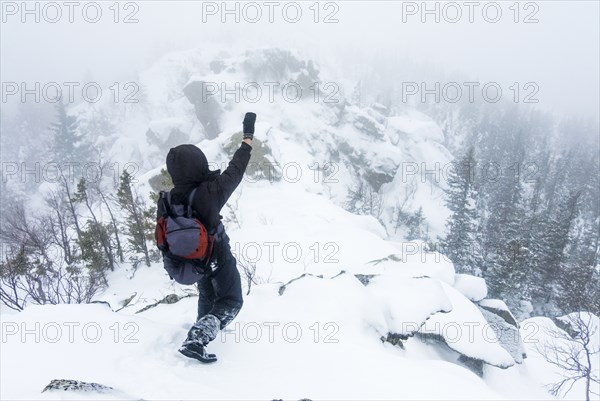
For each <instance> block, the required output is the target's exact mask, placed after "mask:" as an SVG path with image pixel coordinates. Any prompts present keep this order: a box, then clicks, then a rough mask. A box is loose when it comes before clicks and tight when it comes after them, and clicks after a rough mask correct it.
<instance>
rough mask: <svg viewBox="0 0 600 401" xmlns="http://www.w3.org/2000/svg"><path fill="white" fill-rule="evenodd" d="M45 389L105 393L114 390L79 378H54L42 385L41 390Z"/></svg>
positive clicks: (44, 390)
mask: <svg viewBox="0 0 600 401" xmlns="http://www.w3.org/2000/svg"><path fill="white" fill-rule="evenodd" d="M46 391H83V392H95V393H107V392H112V391H114V388H112V387H109V386H105V385H103V384H98V383H88V382H82V381H79V380H69V379H54V380H51V381H50V383H49V384H48V385H47V386H46V387H44V389H43V390H42V393H43V392H46Z"/></svg>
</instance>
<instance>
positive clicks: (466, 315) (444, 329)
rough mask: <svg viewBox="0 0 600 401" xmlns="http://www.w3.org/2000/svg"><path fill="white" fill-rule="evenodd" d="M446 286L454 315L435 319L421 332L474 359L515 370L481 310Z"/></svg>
mask: <svg viewBox="0 0 600 401" xmlns="http://www.w3.org/2000/svg"><path fill="white" fill-rule="evenodd" d="M442 286H443V288H444V291H445V292H446V295H447V296H448V298H449V299H450V301H451V303H452V311H450V312H448V313H436V314H435V315H433V316H431V318H430V319H429V320H427V322H425V325H423V328H422V329H421V331H420V332H421V333H423V334H435V335H439V336H442V337H443V338H444V340H445V341H446V344H447V345H448V346H449V347H450V348H451V349H453V350H455V351H457V352H459V353H461V354H463V355H466V356H468V357H470V358H474V359H479V360H482V361H484V362H486V363H489V364H491V365H495V366H498V367H503V368H507V367H510V366H513V365H514V363H515V361H514V359H513V358H512V357H511V356H510V354H509V353H508V352H507V351H506V350H505V349H504V348H503V347H502V346H501V345H500V344H499V342H498V339H497V337H496V334H495V333H494V332H493V330H491V328H490V327H489V324H488V322H487V320H486V319H485V318H484V317H483V315H482V314H481V312H480V311H479V309H478V308H477V306H476V305H475V304H473V303H472V302H471V301H469V300H468V299H467V298H465V297H464V296H463V295H462V294H461V293H460V292H458V291H457V290H456V289H454V288H452V287H450V286H449V285H448V284H446V283H442Z"/></svg>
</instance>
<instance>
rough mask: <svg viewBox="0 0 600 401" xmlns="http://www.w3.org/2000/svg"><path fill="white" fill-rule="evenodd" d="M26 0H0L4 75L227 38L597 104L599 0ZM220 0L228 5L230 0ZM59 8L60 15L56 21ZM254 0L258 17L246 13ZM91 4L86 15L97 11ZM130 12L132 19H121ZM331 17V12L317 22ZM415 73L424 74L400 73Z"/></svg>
mask: <svg viewBox="0 0 600 401" xmlns="http://www.w3.org/2000/svg"><path fill="white" fill-rule="evenodd" d="M207 3H210V4H207ZM23 4H24V3H23ZM27 4H28V6H27V7H29V8H30V9H31V10H34V12H33V13H30V14H27V13H24V10H23V8H22V7H23V6H22V5H21V3H17V2H4V3H3V6H2V7H3V23H2V35H1V37H2V38H1V47H2V58H1V74H2V81H3V82H7V81H8V82H34V81H41V82H48V81H54V82H64V81H77V80H82V79H90V78H93V79H94V80H97V81H101V82H111V81H113V80H120V79H124V78H131V77H135V75H134V74H136V73H137V72H139V71H141V70H142V69H144V68H147V67H148V66H149V65H150V64H151V63H152V61H153V60H155V59H156V58H157V57H159V56H160V55H162V54H165V53H167V52H170V51H176V50H183V49H189V48H194V47H200V48H201V47H202V46H203V43H211V44H212V43H219V44H222V46H223V49H224V50H225V51H226V50H228V49H231V48H244V47H266V46H281V47H286V48H295V49H298V50H300V51H301V52H302V54H303V55H305V56H306V57H310V58H312V59H314V60H316V61H317V62H318V63H320V64H323V65H327V66H329V67H331V68H335V69H336V70H337V71H338V72H341V73H343V74H345V75H347V76H349V77H352V76H353V75H356V74H359V73H360V72H361V69H362V70H364V69H366V68H369V69H373V70H375V71H377V69H378V68H379V66H378V65H376V64H375V58H376V57H377V60H386V59H389V60H397V62H398V63H399V64H400V65H402V64H404V65H405V64H407V63H408V64H412V65H413V66H417V67H416V70H419V69H422V70H423V71H428V72H429V73H431V74H432V75H431V77H429V78H428V79H432V80H440V79H441V80H443V82H451V81H457V82H462V80H471V81H475V80H476V81H479V82H482V83H484V82H498V83H499V84H501V86H502V87H503V88H504V89H505V90H508V89H507V88H509V87H510V86H511V85H512V84H513V83H514V82H519V83H520V85H521V86H522V85H523V84H525V83H527V82H534V83H536V84H537V86H538V88H539V92H538V93H537V94H536V96H535V98H536V99H538V100H539V103H538V104H537V106H538V107H539V108H541V109H543V110H547V111H550V112H552V113H554V114H577V115H583V116H587V117H595V116H597V114H598V108H599V47H600V46H599V43H598V42H599V37H600V33H599V30H598V14H599V6H598V2H594V1H580V2H567V1H544V2H535V3H531V2H530V3H519V6H518V11H519V12H518V14H517V13H516V8H511V7H514V5H512V6H511V4H509V3H504V2H500V3H499V4H500V6H499V7H500V10H501V12H502V14H501V18H499V20H498V22H495V23H492V22H488V21H491V20H493V19H494V18H495V16H494V14H495V12H496V9H495V8H489V9H486V12H485V13H484V12H483V9H484V6H485V4H486V3H475V4H476V6H473V7H472V8H469V7H468V6H467V5H466V4H467V3H465V2H456V3H452V4H450V5H448V4H447V3H428V4H429V5H428V6H426V7H429V8H430V9H431V10H435V7H438V9H437V10H438V12H437V15H435V13H433V14H426V13H425V14H424V13H423V9H421V7H423V5H422V3H420V2H415V3H412V2H335V3H332V2H330V3H320V5H319V11H320V13H319V15H318V18H319V20H320V21H319V22H318V23H315V22H314V18H315V9H311V8H310V7H311V5H310V4H309V3H302V4H301V6H300V9H301V10H302V16H301V18H299V21H298V22H296V23H292V22H287V21H286V20H285V18H284V17H286V18H288V20H291V19H293V18H294V14H295V8H291V9H287V12H286V13H284V12H283V11H282V10H283V7H284V5H285V3H277V2H275V4H276V6H273V8H271V9H269V6H268V5H266V3H261V2H257V3H254V4H253V5H251V6H247V5H245V4H244V3H237V7H238V10H239V12H238V13H237V17H239V19H240V21H239V22H236V21H235V18H236V15H235V13H233V14H223V7H224V6H223V5H221V3H220V2H216V3H212V2H204V4H203V3H202V2H185V1H182V2H166V1H164V2H153V1H148V2H136V3H127V4H129V5H128V6H125V5H124V3H121V7H120V10H119V11H120V13H119V15H118V16H116V15H115V12H114V11H115V10H114V9H109V7H111V6H110V4H109V3H100V4H101V6H100V7H101V9H102V17H101V18H100V19H99V21H98V22H96V23H89V22H86V21H85V20H84V18H83V17H82V16H83V14H84V13H83V11H82V8H83V6H82V5H84V4H85V3H81V4H80V5H79V6H78V7H76V8H74V9H73V12H72V19H73V22H72V23H71V22H69V8H67V7H66V6H65V5H64V4H63V3H61V2H58V3H55V4H57V5H58V6H57V7H55V8H54V9H52V8H47V9H44V8H43V5H40V4H39V3H33V2H32V3H27ZM36 4H37V7H38V9H37V11H35V10H36V9H35V7H36V6H35V5H36ZM532 4H533V5H532ZM226 7H229V9H232V10H234V7H236V5H235V4H234V3H230V4H229V5H228V6H226ZM244 7H247V8H244ZM56 10H60V12H61V15H60V18H58V22H55V23H52V22H50V20H53V19H55V15H57V14H56ZM256 10H260V11H261V13H262V15H261V17H260V19H259V20H258V22H255V23H252V22H249V21H248V20H250V19H253V18H254V16H255V15H257V14H256ZM269 10H271V11H272V16H271V18H272V20H273V22H269ZM457 12H459V13H460V16H459V15H458V14H457ZM86 15H88V16H89V15H91V16H92V17H93V16H94V10H92V11H90V10H89V9H88V10H87V12H86ZM128 16H130V18H129V19H132V20H135V19H137V21H138V22H134V23H124V22H122V21H123V20H124V19H126V18H127V17H128ZM328 16H329V19H330V20H332V21H335V20H337V22H333V23H325V22H323V20H325V19H326V18H327V17H328ZM36 17H37V18H38V19H39V22H36V21H35V18H36ZM115 17H117V18H118V19H119V20H120V22H119V23H115V22H114V21H113V19H114V18H115ZM436 17H438V18H439V22H436V21H435V19H436ZM223 18H224V19H225V22H224V23H223V22H222V19H223ZM470 18H471V19H472V20H473V22H469V19H470ZM515 18H516V19H518V20H519V22H514V20H515ZM203 19H204V20H205V21H204V22H203ZM422 19H425V22H422ZM486 19H487V20H488V21H486ZM23 20H24V21H25V22H23ZM403 20H404V21H403ZM453 20H457V22H452V21H453ZM536 20H537V22H535V21H536ZM525 21H528V23H526V22H525ZM412 71H415V69H413V70H412ZM440 74H441V75H440ZM419 79H423V77H422V76H419V77H417V76H411V75H408V76H405V77H402V78H401V80H402V81H413V80H419ZM390 84H392V83H390ZM3 103H5V102H3ZM8 103H9V104H10V103H11V102H10V101H9V102H8ZM6 106H7V104H4V107H5V108H6ZM5 111H6V110H5Z"/></svg>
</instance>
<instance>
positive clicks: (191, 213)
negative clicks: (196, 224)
mask: <svg viewBox="0 0 600 401" xmlns="http://www.w3.org/2000/svg"><path fill="white" fill-rule="evenodd" d="M197 189H198V187H196V188H194V189H192V192H190V196H189V197H188V204H187V215H188V217H192V216H194V209H193V207H192V205H193V203H194V195H196V190H197Z"/></svg>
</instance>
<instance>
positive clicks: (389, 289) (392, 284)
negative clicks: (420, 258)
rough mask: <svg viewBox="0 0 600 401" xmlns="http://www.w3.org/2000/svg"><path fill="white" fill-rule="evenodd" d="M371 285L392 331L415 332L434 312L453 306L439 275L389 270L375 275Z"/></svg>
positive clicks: (389, 330) (449, 308)
mask: <svg viewBox="0 0 600 401" xmlns="http://www.w3.org/2000/svg"><path fill="white" fill-rule="evenodd" d="M367 289H368V290H369V292H370V293H371V294H372V296H373V297H374V298H375V299H377V301H378V302H379V303H380V304H381V305H380V306H379V309H380V310H383V311H385V317H386V323H387V327H388V332H390V333H394V334H402V335H412V334H413V333H415V332H417V331H418V330H419V328H420V327H421V326H422V325H423V323H425V321H426V320H427V319H429V317H430V316H431V315H433V314H434V313H437V312H450V311H451V310H452V303H451V302H450V300H449V299H448V297H447V296H446V293H445V292H444V290H443V288H442V286H441V284H440V282H439V281H438V280H435V279H430V278H406V277H403V276H401V275H391V274H388V275H382V276H378V277H375V278H374V279H372V280H371V281H370V282H369V285H368V286H367ZM424 294H426V295H424Z"/></svg>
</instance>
